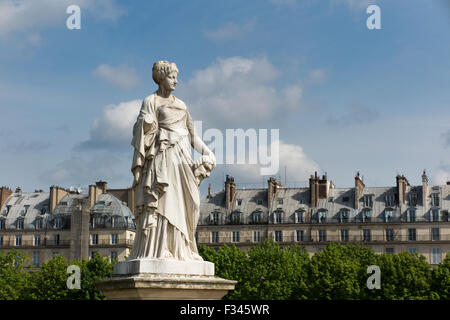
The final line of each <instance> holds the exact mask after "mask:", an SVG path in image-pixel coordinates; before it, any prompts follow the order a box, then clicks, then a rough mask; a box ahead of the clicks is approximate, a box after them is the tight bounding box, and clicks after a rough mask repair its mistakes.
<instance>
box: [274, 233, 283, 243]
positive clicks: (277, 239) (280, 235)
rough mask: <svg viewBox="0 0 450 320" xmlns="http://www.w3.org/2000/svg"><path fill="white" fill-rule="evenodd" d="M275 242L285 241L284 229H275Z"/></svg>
mask: <svg viewBox="0 0 450 320" xmlns="http://www.w3.org/2000/svg"><path fill="white" fill-rule="evenodd" d="M275 242H283V231H281V230H277V231H275Z"/></svg>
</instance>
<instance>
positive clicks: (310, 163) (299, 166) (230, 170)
mask: <svg viewBox="0 0 450 320" xmlns="http://www.w3.org/2000/svg"><path fill="white" fill-rule="evenodd" d="M285 168H286V173H287V178H288V181H287V182H288V184H289V182H291V183H293V182H304V181H307V180H308V179H309V176H310V175H311V174H314V172H315V171H318V172H320V166H319V165H318V164H317V163H316V162H315V161H314V160H313V159H311V158H310V157H309V156H308V155H307V154H306V153H305V152H304V151H303V148H302V147H301V146H299V145H294V144H288V143H284V142H283V141H281V140H280V141H279V169H278V172H277V173H276V174H274V176H279V177H280V178H281V181H284V173H285ZM217 170H218V171H226V172H227V174H231V175H232V176H234V177H236V178H238V179H237V180H236V182H237V183H240V182H241V183H245V182H259V181H260V180H259V177H261V175H260V172H261V171H260V170H261V165H259V164H255V165H250V164H244V165H238V164H233V165H226V166H225V165H218V169H217ZM239 181H240V182H239Z"/></svg>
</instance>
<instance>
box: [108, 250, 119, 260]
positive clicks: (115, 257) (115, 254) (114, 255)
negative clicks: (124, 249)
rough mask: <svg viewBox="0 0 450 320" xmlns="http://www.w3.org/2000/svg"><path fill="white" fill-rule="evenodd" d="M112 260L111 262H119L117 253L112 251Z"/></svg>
mask: <svg viewBox="0 0 450 320" xmlns="http://www.w3.org/2000/svg"><path fill="white" fill-rule="evenodd" d="M110 258H111V262H113V261H115V260H117V251H111V254H110Z"/></svg>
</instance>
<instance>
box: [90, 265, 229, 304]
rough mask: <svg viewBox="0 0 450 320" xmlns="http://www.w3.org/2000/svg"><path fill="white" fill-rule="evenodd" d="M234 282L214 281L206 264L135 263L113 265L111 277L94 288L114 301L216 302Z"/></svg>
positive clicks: (212, 267)
mask: <svg viewBox="0 0 450 320" xmlns="http://www.w3.org/2000/svg"><path fill="white" fill-rule="evenodd" d="M235 285H236V281H232V280H226V279H222V278H218V277H214V264H213V263H211V262H207V261H189V262H185V261H177V260H165V259H141V260H139V259H135V260H128V261H124V262H118V263H116V264H115V265H114V276H113V277H112V278H109V279H105V280H102V281H98V282H97V283H96V284H95V286H96V287H97V288H98V289H99V290H100V291H101V292H102V294H103V295H104V296H105V297H106V298H107V299H113V300H219V299H221V298H222V297H223V296H225V295H226V294H227V293H228V291H230V290H234V287H235Z"/></svg>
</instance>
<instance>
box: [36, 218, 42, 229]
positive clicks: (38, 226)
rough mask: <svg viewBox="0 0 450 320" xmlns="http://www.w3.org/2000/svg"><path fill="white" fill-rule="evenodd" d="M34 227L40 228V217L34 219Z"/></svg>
mask: <svg viewBox="0 0 450 320" xmlns="http://www.w3.org/2000/svg"><path fill="white" fill-rule="evenodd" d="M34 227H35V228H36V229H37V230H39V229H42V219H36V222H35V224H34Z"/></svg>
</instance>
